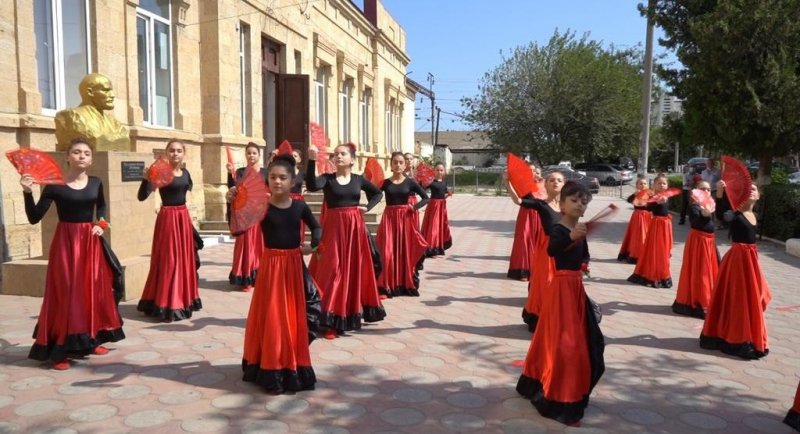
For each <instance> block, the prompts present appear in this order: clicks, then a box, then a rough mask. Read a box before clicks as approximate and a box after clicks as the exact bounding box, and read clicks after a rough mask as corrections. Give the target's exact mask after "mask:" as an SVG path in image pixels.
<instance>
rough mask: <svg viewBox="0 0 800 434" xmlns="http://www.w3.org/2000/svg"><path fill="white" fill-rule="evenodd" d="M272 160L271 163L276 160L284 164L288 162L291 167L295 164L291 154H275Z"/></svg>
mask: <svg viewBox="0 0 800 434" xmlns="http://www.w3.org/2000/svg"><path fill="white" fill-rule="evenodd" d="M272 162H273V163H277V162H281V163H285V164H288V165H289V166H292V168H293V169H294V166H295V165H297V162H296V161H294V157H292V155H291V154H281V155H277V156H275V158H273V159H272Z"/></svg>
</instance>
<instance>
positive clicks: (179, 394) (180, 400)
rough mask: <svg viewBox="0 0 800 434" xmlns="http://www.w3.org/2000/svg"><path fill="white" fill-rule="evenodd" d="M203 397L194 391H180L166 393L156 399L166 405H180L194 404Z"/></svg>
mask: <svg viewBox="0 0 800 434" xmlns="http://www.w3.org/2000/svg"><path fill="white" fill-rule="evenodd" d="M202 396H203V395H202V394H201V393H200V392H198V391H196V390H194V389H181V390H176V391H173V392H167V393H164V394H162V395H161V396H159V397H158V401H159V402H160V403H162V404H167V405H181V404H188V403H190V402H195V401H197V400H198V399H200V398H201V397H202Z"/></svg>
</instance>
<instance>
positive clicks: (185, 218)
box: [137, 205, 203, 321]
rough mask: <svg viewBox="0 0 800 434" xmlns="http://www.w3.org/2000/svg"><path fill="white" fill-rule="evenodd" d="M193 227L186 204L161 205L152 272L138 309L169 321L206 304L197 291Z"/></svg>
mask: <svg viewBox="0 0 800 434" xmlns="http://www.w3.org/2000/svg"><path fill="white" fill-rule="evenodd" d="M195 250H196V247H195V243H194V229H193V227H192V219H191V217H189V210H188V209H186V206H185V205H180V206H162V207H161V210H160V211H159V212H158V218H156V228H155V233H154V234H153V248H152V250H151V254H150V273H149V274H148V275H147V283H145V286H144V291H143V292H142V298H141V300H139V305H138V307H137V309H138V310H139V311H141V312H144V313H145V314H146V315H148V316H153V317H156V318H159V319H161V320H166V321H179V320H182V319H186V318H191V317H192V312H193V311H196V310H200V309H201V308H202V307H203V304H202V302H201V301H200V294H199V292H198V290H197V266H198V264H197V262H196V259H195Z"/></svg>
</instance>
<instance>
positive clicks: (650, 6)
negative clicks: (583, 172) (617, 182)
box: [639, 0, 656, 176]
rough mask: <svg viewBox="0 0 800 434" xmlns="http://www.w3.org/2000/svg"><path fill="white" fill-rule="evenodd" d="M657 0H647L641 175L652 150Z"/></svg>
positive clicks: (640, 152) (640, 146) (645, 171)
mask: <svg viewBox="0 0 800 434" xmlns="http://www.w3.org/2000/svg"><path fill="white" fill-rule="evenodd" d="M655 8H656V0H648V2H647V36H646V39H645V46H644V47H645V48H644V77H643V80H642V82H643V85H642V131H641V133H640V134H639V175H640V176H647V157H648V154H649V152H650V104H651V100H650V98H651V92H652V89H653V18H652V15H653V13H655Z"/></svg>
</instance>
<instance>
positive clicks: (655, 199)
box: [648, 188, 681, 203]
mask: <svg viewBox="0 0 800 434" xmlns="http://www.w3.org/2000/svg"><path fill="white" fill-rule="evenodd" d="M679 194H681V189H680V188H668V189H666V190H664V191H662V192H661V193H655V194H653V195H652V196H650V199H649V200H648V202H650V203H656V202H658V201H660V200H661V199H663V198H665V197H666V198H667V199H669V198H671V197H674V196H677V195H679Z"/></svg>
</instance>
